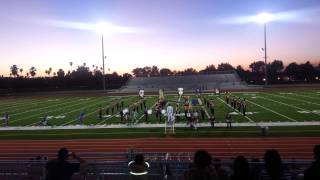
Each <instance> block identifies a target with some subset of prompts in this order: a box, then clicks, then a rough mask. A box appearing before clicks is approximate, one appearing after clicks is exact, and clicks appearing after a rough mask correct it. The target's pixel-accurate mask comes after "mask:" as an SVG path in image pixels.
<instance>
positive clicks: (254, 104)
mask: <svg viewBox="0 0 320 180" xmlns="http://www.w3.org/2000/svg"><path fill="white" fill-rule="evenodd" d="M247 101H248V102H250V103H251V104H254V105H256V106H259V107H261V108H263V109H265V110H268V111H270V112H272V113H274V114H277V115H279V116H282V117H284V118H286V119H289V120H291V121H294V122H297V120H295V119H293V118H290V117H288V116H286V115H283V114H281V113H278V112H276V111H274V110H272V109H270V108H267V107H264V106H261V105H259V104H257V103H255V102H253V101H250V100H247Z"/></svg>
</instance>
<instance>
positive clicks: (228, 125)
mask: <svg viewBox="0 0 320 180" xmlns="http://www.w3.org/2000/svg"><path fill="white" fill-rule="evenodd" d="M231 122H232V119H231V114H230V112H228V113H227V114H226V123H227V128H232V125H231Z"/></svg>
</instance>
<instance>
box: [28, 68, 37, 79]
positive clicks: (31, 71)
mask: <svg viewBox="0 0 320 180" xmlns="http://www.w3.org/2000/svg"><path fill="white" fill-rule="evenodd" d="M36 71H37V69H36V68H35V67H34V66H32V67H31V68H30V69H29V73H30V75H31V77H34V76H35V75H36V74H37V73H36Z"/></svg>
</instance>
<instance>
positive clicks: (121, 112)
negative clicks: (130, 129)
mask: <svg viewBox="0 0 320 180" xmlns="http://www.w3.org/2000/svg"><path fill="white" fill-rule="evenodd" d="M123 115H124V114H123V110H121V111H120V121H121V123H122V122H123Z"/></svg>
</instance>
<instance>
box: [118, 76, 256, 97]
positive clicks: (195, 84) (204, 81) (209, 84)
mask: <svg viewBox="0 0 320 180" xmlns="http://www.w3.org/2000/svg"><path fill="white" fill-rule="evenodd" d="M180 87H182V88H184V89H185V90H187V91H193V90H194V89H195V88H200V87H202V88H204V89H206V90H210V89H215V88H219V89H222V90H227V89H228V90H229V89H230V90H231V89H248V88H250V87H248V86H247V84H246V83H245V82H244V81H241V79H240V78H239V76H238V74H237V73H236V72H235V71H227V72H219V73H216V74H199V75H184V76H163V77H134V78H132V79H130V80H129V81H128V83H127V84H126V85H125V86H123V87H122V88H121V90H120V91H121V92H137V91H138V90H139V89H144V90H145V91H146V92H154V91H157V90H158V89H160V88H162V89H164V90H166V91H176V90H177V88H180Z"/></svg>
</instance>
